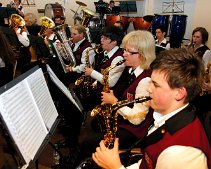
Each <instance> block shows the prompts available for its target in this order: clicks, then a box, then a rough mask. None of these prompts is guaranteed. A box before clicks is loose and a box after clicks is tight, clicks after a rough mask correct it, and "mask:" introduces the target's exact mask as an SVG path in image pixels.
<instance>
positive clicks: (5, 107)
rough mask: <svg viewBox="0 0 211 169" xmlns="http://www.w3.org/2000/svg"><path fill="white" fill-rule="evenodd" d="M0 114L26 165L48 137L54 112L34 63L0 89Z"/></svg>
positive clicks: (40, 71) (40, 74)
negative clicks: (32, 66) (30, 67)
mask: <svg viewBox="0 0 211 169" xmlns="http://www.w3.org/2000/svg"><path fill="white" fill-rule="evenodd" d="M0 116H1V120H2V124H4V127H5V128H6V129H7V130H8V134H9V135H10V137H11V140H12V141H13V142H14V146H15V149H16V150H17V152H18V154H19V155H20V157H21V159H22V160H23V163H24V166H23V167H22V168H27V166H29V165H30V164H31V163H32V161H34V160H36V157H37V156H38V154H39V153H40V151H41V148H43V146H44V144H47V143H46V140H48V139H49V132H50V131H51V129H52V127H53V126H54V124H55V122H56V119H57V117H58V113H57V110H56V107H55V105H54V103H53V100H52V98H51V95H50V92H49V90H48V87H47V83H46V80H45V77H44V75H43V72H42V70H41V68H39V67H38V66H36V67H34V68H32V69H31V70H29V71H28V72H26V73H24V74H22V75H21V76H19V77H18V78H17V79H15V80H13V81H12V82H10V83H8V84H6V85H5V86H3V87H1V88H0Z"/></svg>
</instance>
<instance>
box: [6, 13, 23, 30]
mask: <svg viewBox="0 0 211 169" xmlns="http://www.w3.org/2000/svg"><path fill="white" fill-rule="evenodd" d="M25 24H26V23H25V21H24V19H23V18H22V17H21V16H20V15H18V14H12V15H11V16H10V20H9V26H10V27H11V28H14V27H24V26H25Z"/></svg>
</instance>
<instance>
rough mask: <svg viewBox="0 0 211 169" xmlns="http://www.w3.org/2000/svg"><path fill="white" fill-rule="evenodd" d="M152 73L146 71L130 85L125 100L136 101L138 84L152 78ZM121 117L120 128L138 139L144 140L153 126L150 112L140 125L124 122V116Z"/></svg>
mask: <svg viewBox="0 0 211 169" xmlns="http://www.w3.org/2000/svg"><path fill="white" fill-rule="evenodd" d="M151 73H152V71H151V70H144V71H143V72H142V73H141V74H140V75H139V76H138V77H137V78H136V79H135V80H134V82H132V83H131V84H130V86H129V87H128V88H127V89H126V90H125V92H124V93H123V95H122V99H123V100H126V99H127V100H128V101H132V100H134V99H135V91H136V87H137V86H138V83H139V82H140V81H141V80H142V79H143V78H146V77H150V76H151ZM118 117H119V119H118V120H119V121H118V124H119V128H124V129H126V130H128V131H130V132H131V133H132V134H133V135H135V136H136V137H137V138H142V137H143V136H144V135H145V134H146V132H147V129H148V127H149V125H150V124H151V122H152V120H153V118H152V111H149V113H148V114H147V116H146V120H144V121H143V122H141V124H139V125H134V124H132V123H130V122H129V121H128V120H124V119H123V117H122V116H118Z"/></svg>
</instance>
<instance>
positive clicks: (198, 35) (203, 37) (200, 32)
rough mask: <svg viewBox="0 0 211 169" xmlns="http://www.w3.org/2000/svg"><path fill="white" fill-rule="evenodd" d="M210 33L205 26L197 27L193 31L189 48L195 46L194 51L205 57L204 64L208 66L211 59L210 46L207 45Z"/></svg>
mask: <svg viewBox="0 0 211 169" xmlns="http://www.w3.org/2000/svg"><path fill="white" fill-rule="evenodd" d="M208 37H209V33H208V32H207V30H206V29H205V28H203V27H197V28H195V29H194V30H193V32H192V39H191V44H190V45H189V48H193V49H194V51H195V52H196V53H197V54H198V55H199V56H200V57H201V58H202V59H203V61H204V66H205V67H207V65H208V62H209V60H210V59H211V52H210V49H209V47H207V46H206V42H207V41H208Z"/></svg>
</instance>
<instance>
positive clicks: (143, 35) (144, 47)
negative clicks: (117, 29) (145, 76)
mask: <svg viewBox="0 0 211 169" xmlns="http://www.w3.org/2000/svg"><path fill="white" fill-rule="evenodd" d="M126 45H131V46H133V47H134V48H135V49H136V50H138V52H139V54H141V55H142V56H143V57H144V62H142V63H141V65H140V66H141V67H142V68H143V69H149V67H150V64H151V63H152V61H153V60H154V59H155V57H156V56H155V40H154V37H153V35H152V34H151V33H150V32H148V31H144V30H136V31H132V32H130V33H128V34H127V35H125V37H124V38H123V40H122V47H123V48H124V47H125V46H126Z"/></svg>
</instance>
